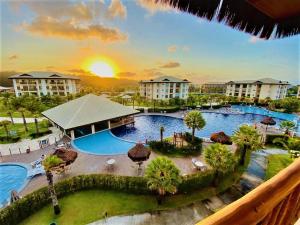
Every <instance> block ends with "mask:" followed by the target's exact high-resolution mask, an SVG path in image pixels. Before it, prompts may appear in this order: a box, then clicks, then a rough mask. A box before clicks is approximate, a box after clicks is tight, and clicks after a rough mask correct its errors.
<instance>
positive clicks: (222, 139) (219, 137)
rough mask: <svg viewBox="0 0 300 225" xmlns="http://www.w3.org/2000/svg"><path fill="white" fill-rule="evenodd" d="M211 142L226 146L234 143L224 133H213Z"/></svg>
mask: <svg viewBox="0 0 300 225" xmlns="http://www.w3.org/2000/svg"><path fill="white" fill-rule="evenodd" d="M210 140H212V141H213V142H218V143H221V144H224V145H231V144H232V141H231V138H230V136H228V135H226V134H225V133H224V132H222V131H221V132H218V133H213V134H212V135H211V136H210Z"/></svg>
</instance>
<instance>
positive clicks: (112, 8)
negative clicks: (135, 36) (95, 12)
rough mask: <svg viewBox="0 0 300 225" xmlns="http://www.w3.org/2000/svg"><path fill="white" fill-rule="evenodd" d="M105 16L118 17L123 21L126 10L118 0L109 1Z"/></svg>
mask: <svg viewBox="0 0 300 225" xmlns="http://www.w3.org/2000/svg"><path fill="white" fill-rule="evenodd" d="M107 16H108V17H109V18H115V17H118V16H119V17H121V18H122V19H125V18H126V16H127V8H126V6H124V5H123V4H122V2H121V1H120V0H111V3H110V5H109V7H108V10H107Z"/></svg>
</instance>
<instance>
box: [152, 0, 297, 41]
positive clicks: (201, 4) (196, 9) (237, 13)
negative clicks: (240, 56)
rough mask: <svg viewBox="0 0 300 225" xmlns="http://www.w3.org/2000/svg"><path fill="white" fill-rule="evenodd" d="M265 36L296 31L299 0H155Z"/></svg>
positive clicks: (289, 33) (288, 34)
mask: <svg viewBox="0 0 300 225" xmlns="http://www.w3.org/2000/svg"><path fill="white" fill-rule="evenodd" d="M156 2H158V3H159V2H162V3H166V4H170V5H171V6H173V7H175V8H177V9H179V10H181V11H184V12H188V13H191V14H193V15H196V16H198V17H202V18H206V19H208V20H212V19H216V20H217V21H219V22H224V23H225V24H227V25H228V26H230V27H232V28H235V29H238V30H241V31H244V32H247V33H250V34H252V35H255V36H258V37H260V38H265V39H269V38H270V37H273V38H282V37H287V36H291V35H296V34H299V33H300V1H299V0H156Z"/></svg>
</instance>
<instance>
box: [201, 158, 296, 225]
mask: <svg viewBox="0 0 300 225" xmlns="http://www.w3.org/2000/svg"><path fill="white" fill-rule="evenodd" d="M298 218H300V158H298V159H297V160H295V161H294V162H293V163H292V164H291V165H290V166H288V167H287V168H285V169H284V170H282V171H281V172H279V173H278V174H277V175H276V176H274V177H273V178H271V179H270V180H268V181H266V182H265V183H263V184H261V185H260V186H258V187H257V188H255V189H254V190H252V191H251V192H249V193H248V194H246V195H245V196H243V197H242V198H240V199H239V200H237V201H235V202H233V203H231V204H230V205H228V206H226V207H224V208H223V209H221V210H219V211H218V212H216V213H215V214H213V215H211V216H209V217H207V218H206V219H204V220H202V221H201V222H199V223H197V225H292V224H294V223H295V222H296V221H297V219H298Z"/></svg>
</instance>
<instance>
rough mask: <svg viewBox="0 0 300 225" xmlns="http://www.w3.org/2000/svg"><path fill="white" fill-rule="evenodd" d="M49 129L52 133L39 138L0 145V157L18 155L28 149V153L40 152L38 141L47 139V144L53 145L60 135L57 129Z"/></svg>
mask: <svg viewBox="0 0 300 225" xmlns="http://www.w3.org/2000/svg"><path fill="white" fill-rule="evenodd" d="M49 129H50V130H52V133H51V134H48V135H45V136H43V137H40V138H36V139H22V140H21V141H20V142H17V143H11V144H0V153H1V154H2V156H5V155H12V154H20V153H25V152H26V149H28V148H29V149H30V151H37V150H40V146H39V141H40V140H45V139H48V138H49V143H50V144H54V143H55V142H56V141H58V140H60V139H61V138H62V133H61V131H60V130H59V129H57V128H55V127H50V128H49ZM1 154H0V155H1Z"/></svg>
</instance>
